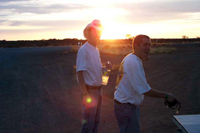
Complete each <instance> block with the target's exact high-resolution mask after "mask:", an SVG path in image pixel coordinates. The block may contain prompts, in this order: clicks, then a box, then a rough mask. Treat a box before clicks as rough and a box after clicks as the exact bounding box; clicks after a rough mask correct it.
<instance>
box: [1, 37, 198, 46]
mask: <svg viewBox="0 0 200 133" xmlns="http://www.w3.org/2000/svg"><path fill="white" fill-rule="evenodd" d="M86 41H87V40H81V39H76V38H75V39H63V40H58V39H49V40H19V41H6V40H1V41H0V48H17V47H54V46H69V45H78V44H84V43H85V42H86ZM151 41H152V44H153V45H162V44H163V45H165V44H166V45H167V44H183V43H197V42H198V43H199V42H200V38H185V39H176V38H175V39H160V38H159V39H151ZM131 43H132V39H111V40H110V39H106V40H100V44H131Z"/></svg>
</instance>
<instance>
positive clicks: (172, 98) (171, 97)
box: [165, 93, 178, 102]
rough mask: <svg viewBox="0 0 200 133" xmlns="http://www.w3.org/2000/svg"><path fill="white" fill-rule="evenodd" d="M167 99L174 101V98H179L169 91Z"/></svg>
mask: <svg viewBox="0 0 200 133" xmlns="http://www.w3.org/2000/svg"><path fill="white" fill-rule="evenodd" d="M165 99H166V100H167V101H169V102H172V101H174V100H177V98H176V97H175V96H174V95H172V94H170V93H168V94H167V95H166V97H165ZM177 101H178V100H177Z"/></svg>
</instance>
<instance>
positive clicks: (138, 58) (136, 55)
mask: <svg viewBox="0 0 200 133" xmlns="http://www.w3.org/2000/svg"><path fill="white" fill-rule="evenodd" d="M132 55H134V56H135V57H136V58H137V60H139V61H140V62H142V60H141V59H140V58H139V57H138V56H137V55H135V54H134V53H132Z"/></svg>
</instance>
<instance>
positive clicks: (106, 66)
mask: <svg viewBox="0 0 200 133" xmlns="http://www.w3.org/2000/svg"><path fill="white" fill-rule="evenodd" d="M105 68H106V69H108V70H112V63H111V62H110V61H107V62H106V64H105Z"/></svg>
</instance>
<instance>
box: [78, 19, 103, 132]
mask: <svg viewBox="0 0 200 133" xmlns="http://www.w3.org/2000/svg"><path fill="white" fill-rule="evenodd" d="M102 30H103V28H102V25H101V22H100V21H99V20H94V21H92V23H90V24H88V25H87V26H86V28H85V29H84V37H85V38H86V39H87V41H88V42H86V43H85V44H84V45H83V46H81V48H80V49H79V50H78V54H77V60H76V71H77V80H78V83H79V85H80V87H81V95H82V104H83V120H82V129H81V133H97V128H98V124H99V122H100V112H101V105H102V92H101V84H102V64H101V59H100V55H99V50H98V49H97V48H96V46H97V44H98V41H99V39H100V37H101V32H102Z"/></svg>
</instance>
